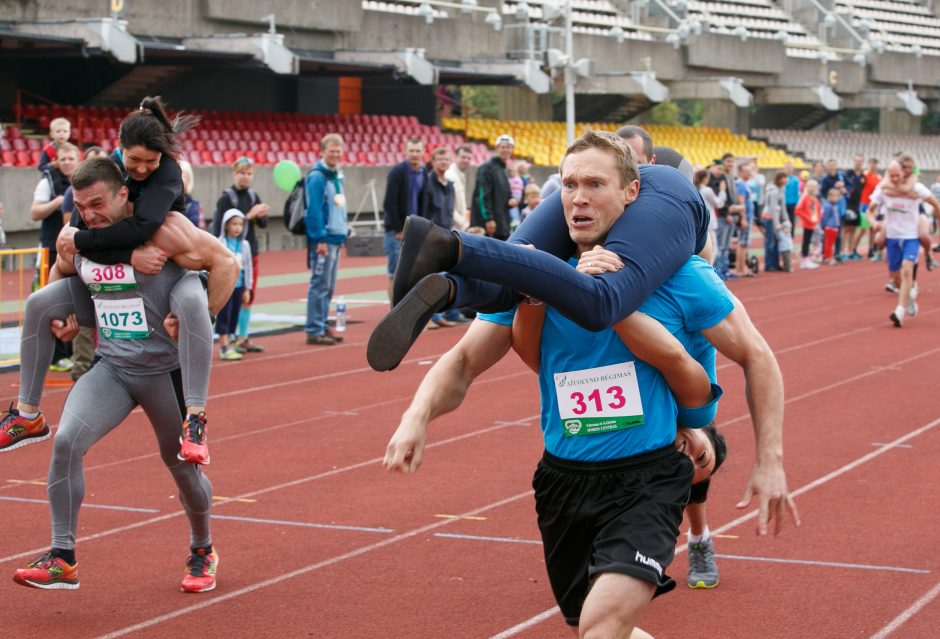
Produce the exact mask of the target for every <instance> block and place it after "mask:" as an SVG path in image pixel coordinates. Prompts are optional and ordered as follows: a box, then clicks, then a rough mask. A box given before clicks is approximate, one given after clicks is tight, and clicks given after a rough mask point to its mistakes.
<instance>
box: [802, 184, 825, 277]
mask: <svg viewBox="0 0 940 639" xmlns="http://www.w3.org/2000/svg"><path fill="white" fill-rule="evenodd" d="M818 195H819V182H817V181H816V180H808V181H807V182H806V188H804V189H803V195H802V197H800V201H799V203H798V204H797V205H796V216H797V217H798V218H800V225H801V226H802V227H803V246H802V251H801V255H802V256H803V259H802V261H801V262H800V268H805V269H814V268H819V264H817V263H816V262H814V261H813V260H812V258H810V243H811V242H812V239H813V234H814V231H815V230H816V225H817V224H819V220H820V219H821V218H822V205H821V204H820V203H819V197H818Z"/></svg>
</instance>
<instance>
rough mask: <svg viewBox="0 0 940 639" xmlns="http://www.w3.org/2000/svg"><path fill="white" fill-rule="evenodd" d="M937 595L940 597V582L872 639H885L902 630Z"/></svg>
mask: <svg viewBox="0 0 940 639" xmlns="http://www.w3.org/2000/svg"><path fill="white" fill-rule="evenodd" d="M937 595H940V582H938V583H937V585H936V586H934V587H933V588H931V589H930V591H929V592H928V593H927V594H925V595H924V596H923V597H921V598H920V599H918V600H917V601H915V602H914V603H913V604H911V607H910V608H908V609H907V610H905V611H904V612H902V613H901V614H899V615H898V616H897V617H895V618H894V619H892V620H891V623H889V624H888V625H887V626H885V627H884V628H882V629H881V630H879V631H878V632H876V633H875V634H873V635H872V636H871V639H884V638H885V637H887V636H888V635H890V634H891V633H892V632H894V631H895V630H897V629H898V628H900V627H901V626H902V625H903V624H904V622H906V621H907V620H908V619H910V618H911V617H913V616H914V615H916V614H917V613H918V612H920V610H921V608H923V607H924V606H926V605H927V604H929V603H930V602H931V601H933V600H934V598H936V596H937Z"/></svg>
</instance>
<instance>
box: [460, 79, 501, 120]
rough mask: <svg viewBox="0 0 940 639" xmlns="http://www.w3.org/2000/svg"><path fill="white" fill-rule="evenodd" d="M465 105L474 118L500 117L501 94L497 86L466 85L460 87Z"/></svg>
mask: <svg viewBox="0 0 940 639" xmlns="http://www.w3.org/2000/svg"><path fill="white" fill-rule="evenodd" d="M460 94H461V96H462V98H463V103H464V106H466V107H469V109H470V111H469V114H468V115H469V116H470V117H472V118H498V117H499V94H498V92H497V88H496V87H495V86H475V85H466V86H462V87H460Z"/></svg>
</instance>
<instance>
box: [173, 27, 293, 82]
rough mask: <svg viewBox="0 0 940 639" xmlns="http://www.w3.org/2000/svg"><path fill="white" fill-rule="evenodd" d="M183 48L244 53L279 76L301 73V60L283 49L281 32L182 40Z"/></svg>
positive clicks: (285, 48) (236, 34) (291, 52)
mask: <svg viewBox="0 0 940 639" xmlns="http://www.w3.org/2000/svg"><path fill="white" fill-rule="evenodd" d="M183 46H184V47H185V48H187V49H195V50H197V51H227V52H236V53H247V54H249V55H251V56H252V57H253V58H255V59H256V60H259V61H261V62H262V63H263V64H264V65H265V66H267V67H268V68H269V69H271V70H272V71H274V72H275V73H277V74H280V75H297V74H299V73H300V59H299V58H298V57H297V55H296V54H295V53H294V52H293V51H291V50H290V49H288V48H287V47H285V46H284V35H283V34H281V33H258V34H255V35H250V36H249V35H245V34H244V33H235V34H224V35H216V36H208V37H205V38H184V39H183Z"/></svg>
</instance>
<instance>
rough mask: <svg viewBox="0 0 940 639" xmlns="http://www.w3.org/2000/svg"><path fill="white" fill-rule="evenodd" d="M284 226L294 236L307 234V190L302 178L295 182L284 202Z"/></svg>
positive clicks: (304, 180)
mask: <svg viewBox="0 0 940 639" xmlns="http://www.w3.org/2000/svg"><path fill="white" fill-rule="evenodd" d="M284 226H286V227H287V230H288V231H290V232H291V233H293V234H294V235H306V234H307V189H306V179H304V178H301V179H299V180H297V184H295V185H294V188H293V189H291V192H290V195H288V196H287V201H286V202H284Z"/></svg>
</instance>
